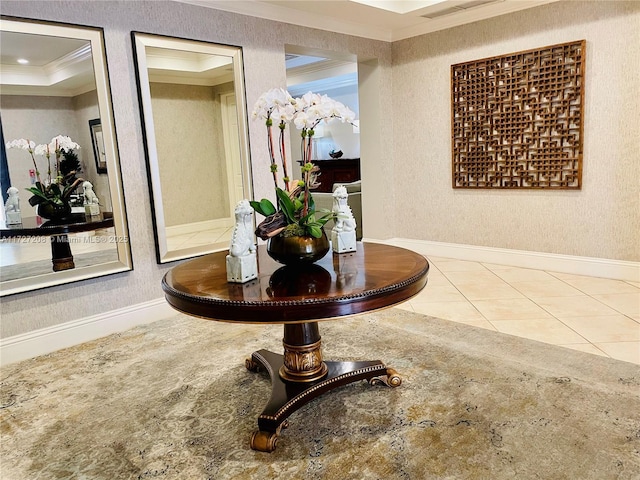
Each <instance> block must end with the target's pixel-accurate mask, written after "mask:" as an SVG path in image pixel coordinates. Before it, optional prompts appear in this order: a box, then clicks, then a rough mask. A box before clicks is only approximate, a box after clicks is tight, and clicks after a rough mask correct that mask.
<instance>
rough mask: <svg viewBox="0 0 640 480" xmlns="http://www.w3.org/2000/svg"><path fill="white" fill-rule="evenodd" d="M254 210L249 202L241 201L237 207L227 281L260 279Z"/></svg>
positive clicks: (237, 281) (239, 281) (240, 281)
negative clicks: (254, 231)
mask: <svg viewBox="0 0 640 480" xmlns="http://www.w3.org/2000/svg"><path fill="white" fill-rule="evenodd" d="M252 215H253V208H251V205H250V204H249V200H246V199H245V200H240V202H238V205H236V209H235V216H236V224H235V226H234V227H233V233H232V235H231V245H230V246H229V255H227V281H228V282H234V283H245V282H248V281H249V280H253V279H254V278H258V261H257V259H256V246H255V244H254V243H253V222H252Z"/></svg>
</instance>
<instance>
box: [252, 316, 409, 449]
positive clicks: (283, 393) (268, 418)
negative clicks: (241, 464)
mask: <svg viewBox="0 0 640 480" xmlns="http://www.w3.org/2000/svg"><path fill="white" fill-rule="evenodd" d="M305 325H307V326H306V327H305ZM292 327H293V328H292ZM305 342H306V343H305ZM283 343H284V355H280V354H277V353H273V352H270V351H267V350H258V351H257V352H254V353H253V354H252V356H251V358H250V359H247V360H246V362H245V365H246V367H247V369H249V370H251V371H259V370H262V369H264V370H266V371H267V372H268V373H269V377H270V378H271V388H272V389H271V398H270V399H269V402H268V403H267V406H266V407H265V409H264V410H263V411H262V413H261V414H260V416H259V417H258V431H257V432H255V433H254V434H253V436H252V437H251V448H252V449H254V450H259V451H262V452H272V451H274V450H275V448H276V444H277V441H278V436H279V434H280V430H281V429H282V428H286V426H287V425H288V422H287V421H286V419H287V418H288V417H289V416H290V415H291V414H292V413H294V412H295V411H296V410H298V409H299V408H301V407H302V406H303V405H306V404H307V403H309V402H310V401H311V400H313V399H315V398H317V397H319V396H320V395H322V394H323V393H326V392H329V391H331V390H333V389H335V388H337V387H340V386H342V385H347V384H349V383H353V382H356V381H358V380H368V381H369V383H371V384H372V385H375V384H384V385H387V386H390V387H397V386H399V385H400V384H401V383H402V380H401V378H400V376H399V375H398V373H397V372H396V371H395V370H393V369H392V368H387V366H386V365H385V364H383V363H382V362H380V361H379V360H372V361H362V362H324V361H323V360H322V353H321V351H320V335H319V334H318V325H317V322H309V323H305V324H296V325H285V335H284V341H283Z"/></svg>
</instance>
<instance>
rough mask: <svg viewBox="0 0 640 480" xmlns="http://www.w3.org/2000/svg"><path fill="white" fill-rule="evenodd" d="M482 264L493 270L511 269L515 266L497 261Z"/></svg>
mask: <svg viewBox="0 0 640 480" xmlns="http://www.w3.org/2000/svg"><path fill="white" fill-rule="evenodd" d="M482 265H484V266H485V267H486V268H488V269H489V270H491V271H492V272H493V271H496V270H509V269H511V268H514V266H513V265H498V264H497V263H482Z"/></svg>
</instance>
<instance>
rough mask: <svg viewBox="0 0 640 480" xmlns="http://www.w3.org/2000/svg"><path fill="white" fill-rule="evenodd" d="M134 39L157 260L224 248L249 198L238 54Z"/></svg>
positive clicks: (219, 47) (170, 40) (220, 48)
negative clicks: (236, 212) (237, 210)
mask: <svg viewBox="0 0 640 480" xmlns="http://www.w3.org/2000/svg"><path fill="white" fill-rule="evenodd" d="M132 38H133V44H134V51H135V52H134V53H135V61H136V73H137V81H138V89H139V98H140V110H141V115H142V120H143V121H142V123H143V129H144V132H143V133H144V140H145V151H146V155H147V164H148V172H149V187H150V190H151V198H152V203H153V205H152V213H153V218H154V229H155V241H156V253H157V260H158V263H166V262H171V261H174V260H180V259H184V258H189V257H194V256H198V255H203V254H206V253H211V252H215V251H219V250H225V249H227V248H229V243H230V239H231V232H232V230H233V225H234V223H235V216H234V209H235V207H236V205H237V203H238V202H239V201H240V200H242V199H244V198H252V195H251V174H250V160H249V141H248V136H247V133H248V132H247V114H246V99H245V89H244V75H243V69H242V49H241V48H240V47H233V46H227V45H218V44H213V43H207V42H200V41H192V40H184V39H179V38H171V37H163V36H158V35H150V34H145V33H139V32H133V33H132Z"/></svg>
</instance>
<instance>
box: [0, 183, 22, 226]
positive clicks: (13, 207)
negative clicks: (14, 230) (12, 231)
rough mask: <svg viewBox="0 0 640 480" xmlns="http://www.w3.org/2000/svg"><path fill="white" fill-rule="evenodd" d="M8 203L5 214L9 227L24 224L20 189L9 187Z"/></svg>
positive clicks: (5, 205) (5, 206)
mask: <svg viewBox="0 0 640 480" xmlns="http://www.w3.org/2000/svg"><path fill="white" fill-rule="evenodd" d="M7 194H8V195H9V196H8V197H7V203H5V204H4V213H5V218H6V221H7V222H6V224H7V225H20V224H21V223H22V213H20V197H18V189H17V188H16V187H9V189H8V190H7Z"/></svg>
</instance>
